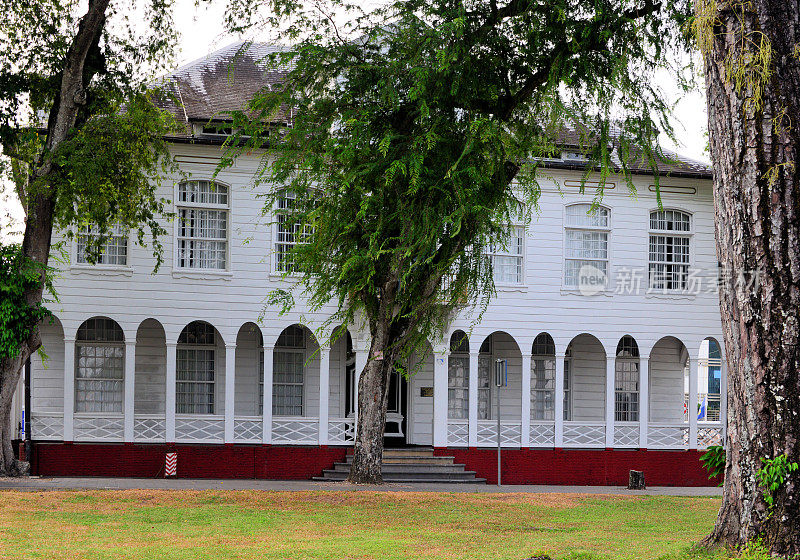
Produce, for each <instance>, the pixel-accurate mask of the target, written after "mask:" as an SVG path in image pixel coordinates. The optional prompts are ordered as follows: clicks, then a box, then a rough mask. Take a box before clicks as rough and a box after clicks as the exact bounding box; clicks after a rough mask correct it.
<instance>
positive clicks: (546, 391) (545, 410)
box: [531, 333, 556, 420]
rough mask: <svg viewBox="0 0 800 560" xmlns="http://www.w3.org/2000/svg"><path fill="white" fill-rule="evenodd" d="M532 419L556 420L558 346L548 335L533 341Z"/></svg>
mask: <svg viewBox="0 0 800 560" xmlns="http://www.w3.org/2000/svg"><path fill="white" fill-rule="evenodd" d="M531 378H532V383H531V419H532V420H553V419H554V418H555V414H554V413H555V405H554V402H555V401H554V395H555V388H556V346H555V343H554V342H553V339H552V338H551V337H550V335H549V334H547V333H542V334H540V335H539V336H537V337H536V339H535V340H534V341H533V356H532V359H531Z"/></svg>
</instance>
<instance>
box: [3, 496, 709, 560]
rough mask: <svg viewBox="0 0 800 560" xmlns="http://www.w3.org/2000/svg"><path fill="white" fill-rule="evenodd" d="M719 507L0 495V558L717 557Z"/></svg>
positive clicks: (607, 501) (631, 500)
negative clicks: (706, 548)
mask: <svg viewBox="0 0 800 560" xmlns="http://www.w3.org/2000/svg"><path fill="white" fill-rule="evenodd" d="M718 507H719V498H700V497H697V498H677V497H648V496H641V497H639V496H637V497H629V496H604V497H599V496H587V495H577V494H455V493H453V494H432V493H411V492H396V493H395V492H260V491H242V492H236V491H203V492H195V491H181V490H175V491H158V490H128V491H91V492H16V491H6V492H0V558H15V559H16V558H47V559H53V558H59V559H60V558H69V559H73V558H75V559H77V558H86V559H95V558H102V559H105V558H108V559H115V560H116V559H120V558H153V559H159V560H161V559H176V558H181V559H191V560H199V559H209V560H212V559H213V560H218V559H226V558H242V559H243V558H258V559H261V558H280V559H305V558H326V559H328V558H329V559H336V560H344V559H372V558H375V559H401V558H402V559H407V558H425V559H439V558H447V559H459V560H461V559H469V558H474V559H481V560H487V559H504V560H505V559H508V560H521V559H523V558H529V557H530V556H532V555H534V554H536V553H547V554H550V555H551V556H552V557H553V558H554V559H556V560H563V559H572V560H579V559H585V560H594V559H600V558H620V559H623V558H627V559H632V560H633V559H636V560H642V559H648V558H665V559H674V560H678V559H693V558H703V559H706V558H720V556H714V555H710V554H708V553H700V552H697V551H691V550H690V547H691V545H693V544H694V543H696V542H697V541H698V540H699V539H700V538H702V537H703V536H704V535H705V534H707V533H708V532H709V531H710V529H711V527H712V525H713V523H714V517H715V515H716V512H717V509H718Z"/></svg>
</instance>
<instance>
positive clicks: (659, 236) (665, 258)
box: [648, 210, 692, 290]
mask: <svg viewBox="0 0 800 560" xmlns="http://www.w3.org/2000/svg"><path fill="white" fill-rule="evenodd" d="M691 235H692V217H691V215H690V214H688V213H686V212H681V211H680V210H656V211H654V212H650V244H649V245H650V250H649V263H648V264H649V269H648V276H649V285H650V288H651V289H656V290H685V289H686V286H687V283H688V279H689V243H690V240H691Z"/></svg>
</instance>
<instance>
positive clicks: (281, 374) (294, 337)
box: [272, 325, 306, 416]
mask: <svg viewBox="0 0 800 560" xmlns="http://www.w3.org/2000/svg"><path fill="white" fill-rule="evenodd" d="M305 365H306V329H305V328H304V327H302V326H300V325H292V326H291V327H287V328H285V329H284V330H283V332H282V333H281V335H280V336H279V337H278V341H277V342H276V343H275V351H274V354H273V373H272V414H273V416H302V415H303V386H304V383H305Z"/></svg>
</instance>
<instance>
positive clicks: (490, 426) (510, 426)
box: [478, 420, 522, 447]
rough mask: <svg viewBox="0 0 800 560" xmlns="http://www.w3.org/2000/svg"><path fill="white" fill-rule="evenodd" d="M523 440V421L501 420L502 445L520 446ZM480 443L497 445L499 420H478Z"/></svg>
mask: <svg viewBox="0 0 800 560" xmlns="http://www.w3.org/2000/svg"><path fill="white" fill-rule="evenodd" d="M521 442H522V423H521V422H502V421H501V422H500V445H501V446H503V447H519V446H520V444H521ZM478 445H479V446H481V445H483V446H488V445H493V446H495V447H497V420H479V421H478Z"/></svg>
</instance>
